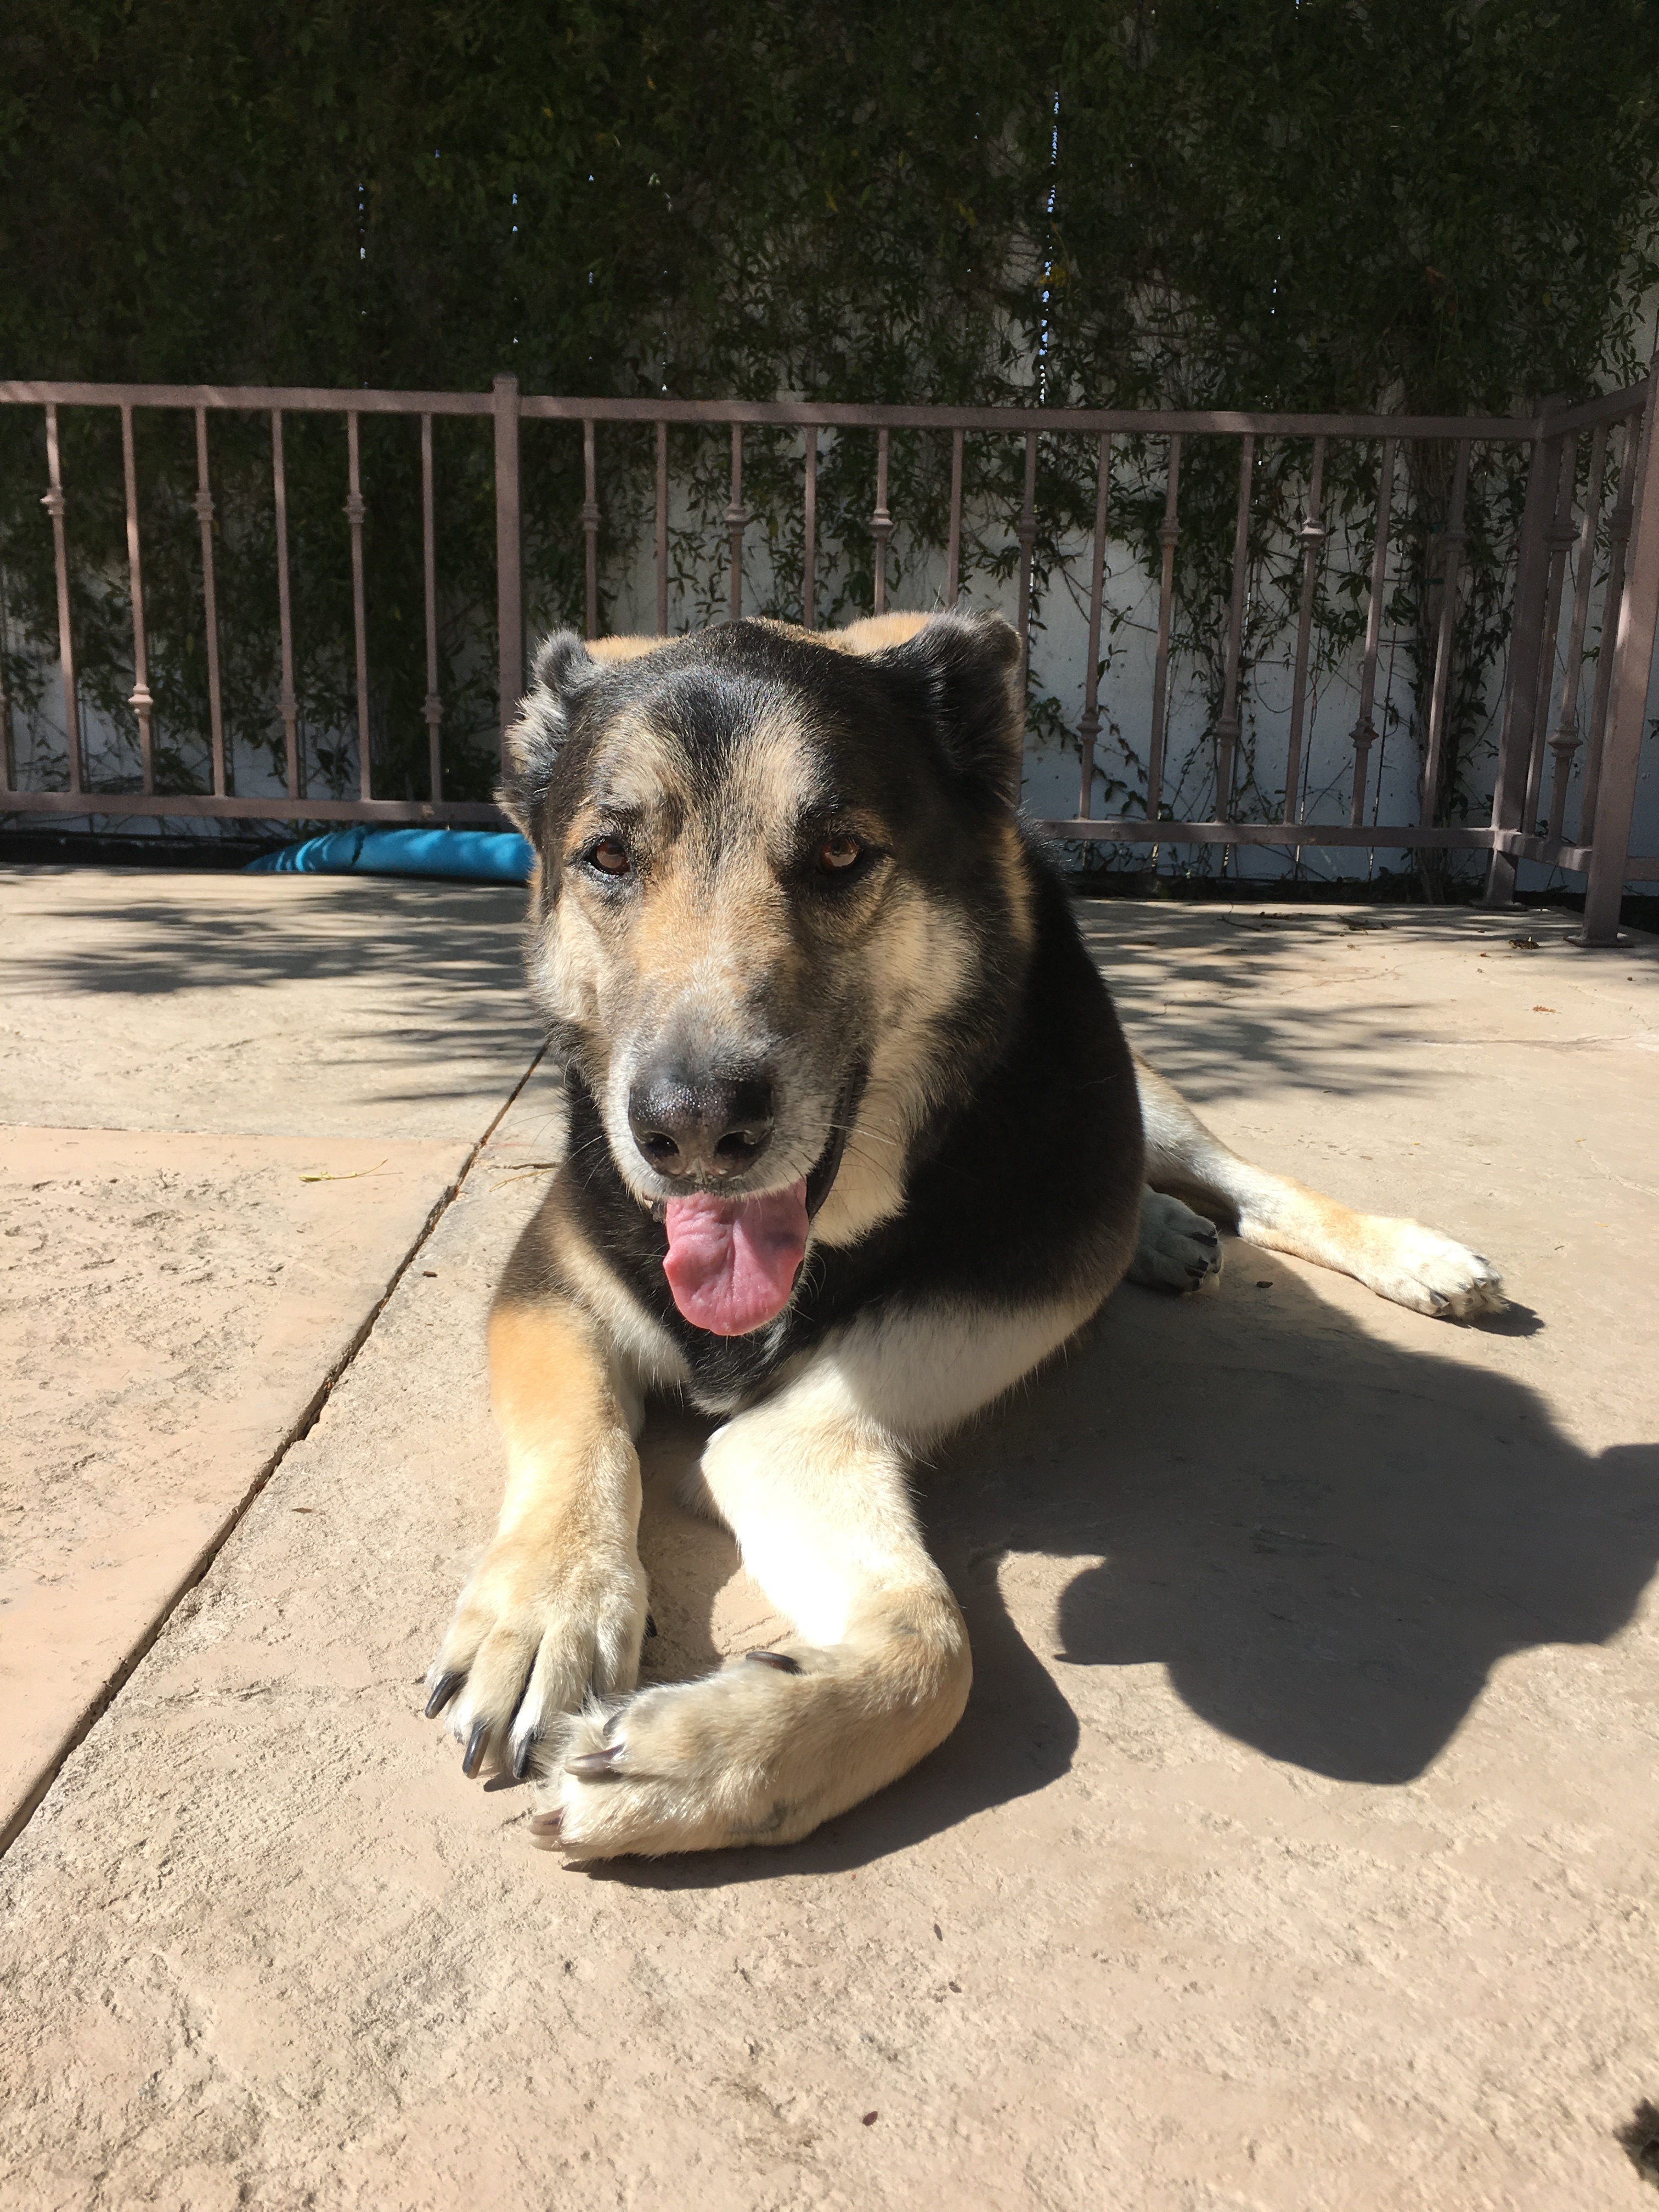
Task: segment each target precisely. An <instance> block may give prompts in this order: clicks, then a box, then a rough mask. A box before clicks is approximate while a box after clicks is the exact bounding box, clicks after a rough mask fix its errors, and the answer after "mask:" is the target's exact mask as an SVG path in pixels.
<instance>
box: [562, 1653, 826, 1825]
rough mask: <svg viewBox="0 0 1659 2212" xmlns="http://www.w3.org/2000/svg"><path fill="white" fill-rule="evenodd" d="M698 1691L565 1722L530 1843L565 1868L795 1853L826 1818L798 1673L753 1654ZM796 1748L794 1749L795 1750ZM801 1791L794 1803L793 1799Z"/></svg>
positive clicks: (769, 1656) (686, 1685) (654, 1694)
mask: <svg viewBox="0 0 1659 2212" xmlns="http://www.w3.org/2000/svg"><path fill="white" fill-rule="evenodd" d="M753 1657H754V1658H755V1659H763V1660H766V1661H768V1662H769V1663H768V1664H765V1665H756V1664H753V1663H750V1662H738V1663H737V1664H736V1665H733V1666H729V1667H727V1668H725V1669H723V1670H722V1672H720V1674H708V1675H705V1676H704V1677H703V1678H702V1680H700V1681H695V1682H674V1683H662V1684H659V1685H658V1686H655V1687H653V1688H651V1689H648V1690H641V1691H640V1692H638V1693H637V1694H636V1695H635V1696H634V1697H631V1698H629V1699H627V1700H626V1701H625V1702H624V1703H623V1705H621V1706H620V1707H617V1708H612V1709H610V1710H607V1709H606V1708H605V1707H604V1706H602V1705H598V1704H595V1705H591V1706H590V1707H589V1708H588V1709H587V1711H586V1712H584V1713H582V1714H581V1715H580V1716H579V1717H578V1718H577V1719H576V1720H575V1721H574V1723H572V1725H571V1729H570V1733H569V1735H568V1737H567V1738H566V1740H565V1743H564V1747H563V1760H562V1771H560V1772H559V1773H557V1774H555V1775H552V1776H550V1778H549V1779H548V1781H547V1782H546V1784H544V1787H543V1790H542V1791H541V1793H540V1795H539V1797H538V1811H537V1812H536V1814H535V1815H534V1816H533V1818H532V1820H531V1823H530V1834H531V1840H532V1842H533V1843H535V1844H539V1845H540V1846H541V1847H542V1849H544V1850H557V1851H561V1852H562V1853H563V1855H564V1856H565V1857H566V1858H567V1859H570V1860H582V1859H607V1858H617V1857H623V1856H625V1855H638V1856H640V1857H646V1858H654V1857H660V1856H661V1855H662V1854H664V1853H665V1852H671V1851H708V1850H721V1849H723V1848H724V1847H726V1846H727V1845H730V1844H787V1843H793V1842H794V1841H795V1839H796V1838H798V1837H799V1836H803V1835H805V1834H806V1833H807V1832H809V1831H810V1830H811V1829H812V1828H815V1827H816V1826H817V1824H818V1822H819V1821H820V1820H823V1817H824V1814H825V1812H826V1811H827V1810H828V1809H829V1807H828V1805H827V1803H826V1802H824V1790H825V1784H826V1782H827V1781H828V1780H829V1777H828V1776H827V1775H826V1774H824V1773H823V1772H819V1773H816V1774H814V1773H812V1772H811V1771H810V1769H811V1764H812V1762H811V1747H810V1746H809V1745H806V1744H804V1743H803V1742H802V1741H800V1729H799V1721H800V1719H801V1717H803V1716H804V1714H805V1711H806V1708H807V1705H808V1703H809V1700H810V1696H811V1686H810V1684H807V1683H805V1682H803V1680H802V1674H801V1668H800V1666H799V1662H787V1661H786V1659H785V1656H784V1655H782V1654H776V1653H756V1654H754V1655H753ZM792 1739H793V1740H792ZM797 1790H799V1795H797Z"/></svg>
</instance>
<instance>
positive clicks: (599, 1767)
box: [564, 1743, 624, 1774]
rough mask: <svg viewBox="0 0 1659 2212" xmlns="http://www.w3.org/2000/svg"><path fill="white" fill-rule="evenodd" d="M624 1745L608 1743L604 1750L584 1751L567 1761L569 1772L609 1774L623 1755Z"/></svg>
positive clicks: (566, 1766)
mask: <svg viewBox="0 0 1659 2212" xmlns="http://www.w3.org/2000/svg"><path fill="white" fill-rule="evenodd" d="M623 1748H624V1747H623V1745H621V1744H619V1743H608V1744H606V1746H605V1749H604V1750H603V1751H584V1752H582V1753H580V1755H579V1756H578V1757H577V1758H575V1759H567V1760H566V1761H565V1769H564V1771H565V1772H566V1773H567V1774H608V1773H609V1772H610V1771H611V1768H612V1767H613V1766H614V1765H616V1763H617V1760H618V1759H620V1758H621V1757H622V1755H623Z"/></svg>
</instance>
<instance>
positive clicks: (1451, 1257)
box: [1370, 1220, 1508, 1321]
mask: <svg viewBox="0 0 1659 2212" xmlns="http://www.w3.org/2000/svg"><path fill="white" fill-rule="evenodd" d="M1374 1228H1375V1230H1376V1231H1379V1232H1382V1233H1381V1234H1379V1235H1378V1237H1377V1238H1376V1243H1377V1245H1378V1247H1379V1248H1380V1249H1379V1259H1378V1264H1377V1267H1376V1272H1375V1273H1373V1274H1372V1275H1371V1277H1370V1287H1371V1289H1372V1290H1374V1291H1377V1292H1378V1293H1379V1294H1380V1295H1381V1296H1382V1297H1385V1298H1392V1299H1393V1300H1394V1302H1395V1304H1396V1305H1401V1306H1409V1307H1410V1308H1411V1309H1412V1310H1413V1312H1414V1313H1422V1314H1433V1315H1436V1316H1438V1317H1439V1318H1440V1319H1441V1320H1443V1321H1473V1320H1474V1319H1475V1318H1476V1317H1477V1316H1479V1315H1481V1314H1500V1313H1502V1312H1503V1311H1504V1308H1505V1306H1506V1305H1507V1304H1508V1300H1507V1299H1506V1298H1505V1297H1504V1280H1503V1278H1502V1276H1501V1275H1499V1273H1498V1270H1497V1268H1496V1267H1493V1266H1492V1262H1491V1261H1490V1260H1483V1259H1482V1258H1481V1256H1480V1253H1478V1252H1471V1251H1470V1250H1469V1249H1468V1247H1467V1245H1463V1244H1458V1243H1454V1242H1453V1240H1452V1239H1451V1238H1450V1237H1443V1236H1441V1235H1440V1233H1439V1231H1437V1230H1434V1229H1425V1228H1424V1226H1423V1225H1422V1223H1421V1222H1419V1221H1384V1220H1377V1221H1376V1222H1375V1223H1374Z"/></svg>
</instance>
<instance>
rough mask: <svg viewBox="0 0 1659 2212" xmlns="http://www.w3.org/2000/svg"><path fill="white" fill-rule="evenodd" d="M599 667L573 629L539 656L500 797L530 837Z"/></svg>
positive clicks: (557, 635) (512, 735) (559, 633)
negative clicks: (578, 707) (580, 704)
mask: <svg viewBox="0 0 1659 2212" xmlns="http://www.w3.org/2000/svg"><path fill="white" fill-rule="evenodd" d="M598 677H599V665H598V663H597V662H596V661H595V660H594V659H593V657H592V654H591V653H589V652H588V650H587V647H586V646H585V645H584V644H583V643H582V641H581V640H580V638H579V637H578V636H577V635H576V633H575V631H574V629H561V630H556V631H555V632H554V634H553V635H552V636H551V637H550V638H548V639H546V640H544V642H543V644H542V645H541V647H539V648H538V652H537V654H536V661H535V666H534V669H533V671H532V675H531V679H530V689H529V690H528V691H527V692H526V694H525V696H524V697H523V699H522V700H521V701H520V706H519V719H518V720H517V721H516V722H514V723H513V726H512V728H511V729H510V730H509V731H508V732H507V757H506V761H505V763H504V765H503V767H502V769H501V787H500V789H499V790H498V791H497V793H496V794H495V796H496V798H497V799H499V800H500V802H501V805H502V806H503V807H504V808H505V809H506V811H507V813H508V814H510V815H511V816H512V817H513V821H514V822H516V823H518V825H519V827H520V829H521V830H523V832H524V834H525V836H526V837H528V838H530V839H531V841H532V843H533V842H534V840H535V835H536V833H535V829H534V828H533V826H532V825H533V823H534V822H535V818H536V816H537V815H538V813H539V811H541V805H542V801H543V800H544V799H545V798H546V796H547V789H548V785H549V784H550V781H552V775H553V769H554V763H556V761H557V759H558V757H559V753H560V750H561V749H562V746H563V745H564V744H565V741H566V740H567V738H568V737H569V735H570V724H571V717H572V715H573V714H574V711H575V707H576V702H577V701H578V700H579V699H580V697H581V696H582V694H583V692H585V691H586V690H587V689H588V687H589V685H590V684H593V683H594V682H595V681H596V680H597V678H598Z"/></svg>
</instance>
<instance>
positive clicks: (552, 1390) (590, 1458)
mask: <svg viewBox="0 0 1659 2212" xmlns="http://www.w3.org/2000/svg"><path fill="white" fill-rule="evenodd" d="M489 1379H490V1398H491V1402H492V1404H493V1406H494V1407H495V1418H496V1420H497V1422H498V1424H499V1425H500V1427H501V1433H502V1437H503V1438H504V1440H505V1442H506V1444H507V1489H506V1494H505V1496H504V1498H503V1499H502V1502H501V1520H500V1523H499V1526H498V1528H497V1530H496V1534H495V1541H493V1542H492V1543H491V1545H490V1547H489V1550H488V1551H487V1552H486V1553H485V1554H484V1557H483V1559H482V1561H481V1562H480V1563H479V1565H478V1567H477V1570H476V1571H475V1572H474V1573H473V1574H472V1576H471V1578H470V1579H469V1581H468V1583H467V1584H466V1587H465V1589H463V1591H462V1592H461V1595H460V1598H459V1601H458V1603H457V1605H456V1607H455V1617H454V1620H453V1621H452V1623H451V1624H450V1628H449V1633H448V1635H447V1637H446V1638H445V1640H444V1647H443V1650H442V1651H441V1653H440V1654H439V1656H438V1659H437V1661H436V1662H435V1665H434V1667H433V1668H432V1672H431V1674H430V1676H429V1677H428V1680H429V1682H430V1683H431V1684H432V1685H434V1686H435V1685H436V1684H438V1683H439V1682H441V1681H442V1680H445V1679H446V1678H447V1677H453V1676H457V1675H459V1676H462V1677H464V1678H465V1680H464V1685H463V1687H462V1689H461V1691H460V1693H459V1696H457V1697H456V1698H455V1699H453V1703H452V1704H451V1705H450V1706H449V1707H448V1709H447V1712H446V1716H445V1717H446V1719H447V1723H448V1725H449V1728H450V1729H451V1731H452V1733H453V1735H455V1736H456V1738H457V1739H458V1741H462V1742H465V1743H471V1742H472V1741H473V1740H474V1739H475V1737H476V1738H477V1741H478V1744H479V1747H480V1750H481V1753H482V1755H483V1756H484V1757H486V1758H487V1759H488V1760H489V1763H491V1764H492V1765H507V1764H510V1763H511V1761H512V1759H513V1754H514V1753H515V1752H518V1751H520V1750H527V1748H528V1747H529V1746H530V1745H531V1744H532V1743H534V1742H536V1741H539V1740H540V1739H541V1738H542V1737H543V1736H544V1735H547V1734H548V1733H549V1732H550V1730H551V1729H553V1727H554V1724H555V1723H556V1721H557V1720H558V1718H559V1717H560V1716H561V1715H568V1714H571V1713H574V1712H575V1711H578V1710H579V1709H580V1706H581V1705H583V1703H584V1702H585V1701H586V1699H587V1697H588V1696H589V1695H590V1694H591V1692H592V1691H594V1690H598V1691H599V1693H600V1694H601V1695H606V1696H608V1695H613V1694H615V1693H617V1692H620V1691H623V1690H628V1689H631V1688H632V1686H633V1685H634V1683H635V1680H636V1679H637V1677H638V1671H639V1652H640V1640H641V1636H642V1634H643V1632H644V1626H645V1603H646V1592H645V1576H644V1573H643V1571H641V1566H640V1562H639V1554H638V1552H637V1550H636V1549H635V1532H636V1531H637V1529H638V1527H639V1518H640V1463H639V1459H638V1456H637V1455H636V1454H635V1449H634V1443H633V1437H632V1435H631V1433H630V1429H631V1427H632V1425H634V1423H635V1422H637V1419H638V1410H637V1407H630V1408H629V1409H627V1410H625V1409H624V1403H623V1398H624V1393H623V1390H622V1389H619V1387H618V1378H617V1375H616V1372H615V1369H614V1366H613V1364H612V1362H611V1360H610V1359H609V1358H607V1357H606V1355H605V1353H604V1352H602V1351H601V1350H600V1348H599V1338H598V1334H597V1332H596V1331H595V1329H594V1327H593V1325H592V1322H590V1321H589V1320H588V1319H587V1317H586V1316H584V1315H583V1314H582V1313H581V1312H580V1310H579V1309H577V1308H576V1307H574V1306H572V1305H571V1304H568V1302H567V1301H565V1300H562V1299H557V1298H555V1299H550V1300H549V1301H548V1302H547V1303H545V1304H534V1305H526V1304H516V1303H514V1302H513V1301H510V1300H505V1301H502V1302H501V1303H500V1304H498V1305H497V1306H496V1308H495V1311H494V1313H493V1314H492V1315H491V1316H490V1323H489ZM629 1413H632V1420H631V1421H630V1419H629ZM509 1732H510V1734H509Z"/></svg>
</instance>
